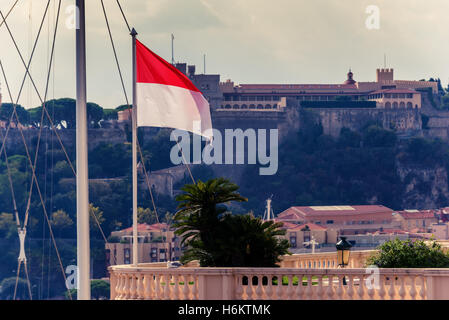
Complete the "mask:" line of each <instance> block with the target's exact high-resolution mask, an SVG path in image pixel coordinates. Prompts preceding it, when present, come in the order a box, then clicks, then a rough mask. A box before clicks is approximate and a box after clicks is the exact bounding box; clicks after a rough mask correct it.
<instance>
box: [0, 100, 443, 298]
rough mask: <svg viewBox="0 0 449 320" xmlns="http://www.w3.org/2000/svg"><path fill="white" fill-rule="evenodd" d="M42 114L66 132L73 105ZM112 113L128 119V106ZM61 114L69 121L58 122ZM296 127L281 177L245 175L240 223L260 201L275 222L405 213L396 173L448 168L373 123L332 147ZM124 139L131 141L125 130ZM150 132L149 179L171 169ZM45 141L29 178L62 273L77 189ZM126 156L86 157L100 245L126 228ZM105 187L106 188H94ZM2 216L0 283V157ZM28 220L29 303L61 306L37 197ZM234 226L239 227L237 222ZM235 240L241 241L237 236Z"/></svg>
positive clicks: (252, 170)
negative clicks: (282, 217) (355, 208)
mask: <svg viewBox="0 0 449 320" xmlns="http://www.w3.org/2000/svg"><path fill="white" fill-rule="evenodd" d="M47 107H48V110H49V113H50V114H51V115H54V116H55V124H56V125H59V126H61V127H62V130H64V128H65V127H67V128H73V126H74V122H73V121H74V118H73V117H74V112H73V110H74V108H75V105H74V102H73V101H72V100H70V99H59V100H54V101H51V102H48V103H47ZM100 109H101V108H100ZM100 109H99V107H97V106H96V105H95V104H91V108H90V109H89V110H90V111H89V113H91V114H90V116H89V118H90V119H91V126H92V127H97V126H101V124H102V121H101V118H103V119H114V117H116V116H117V109H115V110H113V111H105V110H103V109H101V110H100ZM118 109H126V106H121V107H119V108H118ZM11 110H12V108H11V106H10V105H8V104H3V106H2V108H0V120H4V121H8V119H9V116H10V112H11ZM39 110H40V109H31V110H28V111H27V110H25V109H23V108H20V107H19V108H18V109H17V112H18V114H19V117H20V118H21V121H23V122H24V123H28V124H31V125H33V124H36V125H37V124H38V123H39V121H40V118H39V117H38V115H39V116H40V112H39ZM100 111H101V112H100ZM65 113H67V114H66V115H64V114H65ZM58 114H59V115H58ZM63 115H64V116H63ZM36 119H39V120H36ZM302 122H303V123H302V124H301V128H302V129H301V130H300V131H298V132H296V133H292V134H290V135H289V136H288V137H287V138H286V139H285V140H284V142H283V144H282V145H281V146H280V149H279V170H278V172H277V174H276V175H274V176H260V175H259V166H257V165H256V166H249V167H247V169H246V171H245V173H244V177H243V179H242V182H241V183H240V191H241V193H242V194H244V195H245V196H247V197H248V198H249V201H248V202H241V203H240V205H241V210H240V211H239V212H240V213H245V212H250V211H253V212H255V213H256V215H260V214H262V213H263V211H264V206H265V200H266V199H267V198H268V197H270V196H271V195H273V206H274V210H275V212H276V213H279V212H281V211H282V210H285V209H286V208H288V207H290V206H292V205H328V204H368V203H379V204H383V205H386V206H389V207H391V208H393V209H403V203H402V200H403V195H404V189H405V184H406V181H401V179H400V178H399V176H398V166H408V167H416V168H424V169H434V168H436V167H437V166H440V167H445V168H449V147H448V146H447V144H446V143H444V142H442V141H440V140H429V139H424V138H413V139H409V140H400V139H398V137H397V135H396V134H395V132H393V131H390V130H385V129H382V128H380V127H378V126H377V125H376V124H375V123H371V124H367V125H366V126H365V127H364V128H362V130H360V131H359V132H354V131H351V130H349V129H343V130H342V131H341V134H340V136H339V137H338V138H333V137H330V136H328V135H325V134H323V129H322V127H321V126H320V125H319V124H317V123H316V122H315V120H314V119H313V117H310V116H308V115H307V114H305V115H303V116H302ZM48 125H49V123H48V121H44V126H48ZM35 132H36V130H29V131H28V132H25V138H26V139H27V141H28V143H29V146H30V150H29V151H30V153H31V155H34V153H35V151H36V150H35V146H36V142H37V140H36V137H35V134H36V133H35ZM127 132H128V136H130V131H129V128H128V129H127ZM151 132H154V134H153V133H151V134H148V132H145V134H144V131H142V130H141V131H139V138H140V139H139V140H140V143H141V146H142V152H143V155H144V158H145V164H146V167H147V168H148V169H150V170H153V171H154V170H159V169H164V168H167V167H170V166H171V165H172V164H171V161H170V150H171V148H172V147H173V142H171V141H170V139H169V134H170V130H164V129H162V130H154V131H151ZM51 135H53V137H54V134H53V133H51V132H48V131H47V133H45V134H44V135H43V136H42V140H41V143H40V149H39V156H38V158H37V167H36V175H37V178H38V181H39V185H40V187H41V191H42V195H43V199H44V201H45V207H46V211H47V214H48V216H49V219H50V223H51V225H52V226H53V227H54V231H55V236H56V237H57V238H58V239H57V242H58V245H60V246H61V248H60V249H61V258H62V261H63V265H64V266H66V265H69V264H74V261H75V258H76V250H75V244H74V242H73V241H74V240H73V239H75V237H76V227H75V222H76V188H75V187H76V186H75V179H74V174H73V171H72V169H71V167H70V165H69V163H68V161H67V159H66V158H65V155H64V153H63V151H62V150H61V149H60V147H59V145H58V144H57V143H56V142H54V141H53V142H52V139H51V138H52V136H51ZM130 149H131V147H130V144H129V139H128V142H126V143H123V144H112V143H101V144H99V145H98V146H97V147H96V148H94V149H93V150H91V152H90V153H89V174H90V177H91V178H94V179H97V180H93V181H91V184H90V195H89V196H90V202H91V203H92V210H93V212H95V213H96V215H98V216H99V218H100V223H101V226H102V228H103V231H104V232H105V234H106V236H108V235H109V234H110V232H111V231H114V230H118V229H121V228H125V227H128V226H130V225H131V222H132V215H131V150H130ZM7 151H8V164H9V168H10V171H11V174H12V177H13V185H14V192H15V198H16V201H17V207H18V212H19V215H20V217H21V218H22V219H23V216H24V213H25V211H26V208H27V203H28V192H29V189H30V181H31V169H30V166H29V162H28V160H27V157H26V150H25V148H24V147H23V145H22V143H21V142H20V141H19V142H18V143H16V144H12V145H9V146H8V148H7ZM67 152H68V154H69V157H70V161H71V163H72V164H73V165H75V150H74V148H73V147H70V146H67ZM192 171H193V175H194V176H195V178H196V180H197V181H198V180H201V181H207V180H209V179H210V178H213V177H214V172H213V170H212V169H211V167H208V166H195V167H193V169H192ZM104 178H105V179H108V181H104V180H101V179H104ZM191 182H192V181H191V179H190V177H189V176H188V175H186V176H185V178H184V180H182V181H180V182H178V183H177V184H176V185H175V189H177V190H179V189H180V188H181V187H182V186H183V185H184V184H190V183H191ZM417 189H419V190H420V191H419V192H420V193H421V194H423V195H429V196H431V190H430V188H429V186H428V185H426V184H425V183H422V184H420V185H418V186H417ZM139 191H140V194H139V196H138V199H139V204H138V206H139V207H140V208H141V209H140V211H141V217H140V218H141V219H142V220H141V221H142V222H147V223H153V222H156V221H157V220H156V215H155V212H154V210H153V206H152V203H151V198H150V195H149V192H148V190H145V188H140V189H139ZM154 196H155V202H156V206H157V213H158V220H159V221H162V222H164V221H168V220H170V219H172V217H173V214H174V213H175V212H176V202H175V201H174V200H173V199H171V198H169V197H168V196H163V195H160V194H157V193H155V194H154ZM437 201H438V203H439V204H440V205H441V206H445V205H447V204H448V199H445V198H444V197H443V198H440V199H437ZM0 208H1V210H0V250H2V252H3V254H2V257H1V259H0V281H1V280H2V279H4V278H9V277H13V276H15V273H14V271H15V270H16V267H17V255H18V252H19V251H18V250H19V248H18V237H17V229H16V226H15V219H14V206H13V202H12V197H11V191H10V188H9V180H8V175H7V170H6V163H5V158H4V155H2V156H1V157H0ZM234 211H235V210H234ZM29 212H30V220H29V225H28V229H27V232H28V233H27V237H28V239H29V241H30V242H29V243H27V257H28V262H29V270H30V273H31V276H30V279H31V282H32V284H33V285H35V286H36V287H34V288H33V295H35V294H36V295H37V296H39V295H41V296H43V297H47V296H49V297H52V296H57V295H59V296H61V295H63V294H64V281H63V277H62V275H61V271H60V270H59V265H58V261H57V259H56V254H55V252H54V249H53V248H52V245H51V242H50V241H49V231H48V226H47V222H46V220H45V218H44V211H43V209H42V206H41V203H40V198H39V195H38V193H37V191H36V188H33V194H32V197H31V202H30V210H29ZM167 213H168V214H167ZM219 216H220V219H221V220H222V221H221V220H220V221H221V222H220V223H223V226H224V227H226V228H230V229H233V228H234V227H236V228H237V229H238V228H243V226H244V225H245V224H248V225H251V223H254V225H252V226H251V228H254V229H253V230H256V229H257V228H259V230H268V229H269V228H270V226H267V225H265V226H264V225H262V224H260V223H259V222H256V220H252V219H250V218H248V217H246V218H245V216H242V217H238V218H236V220H233V219H232V218H228V217H227V216H226V215H222V214H221V213H220V214H219ZM229 219H230V220H229ZM238 219H242V221H238V222H237V220H238ZM245 219H249V220H248V221H245ZM234 224H235V225H234ZM91 226H92V228H91V238H92V243H93V245H92V248H93V251H92V253H93V258H94V276H95V277H102V276H104V275H105V274H104V265H105V252H104V242H103V240H102V236H101V233H100V232H99V230H98V228H97V227H96V223H95V222H93V221H91ZM229 232H231V231H229ZM239 232H243V231H242V229H240V231H239ZM261 241H262V240H261ZM233 246H235V244H233ZM242 257H243V256H242ZM243 260H244V258H242V259H240V262H233V263H236V264H237V263H243V262H241V261H243ZM220 263H221V262H220ZM226 263H228V262H226ZM245 263H246V262H245ZM42 274H44V280H42ZM48 279H50V281H47V280H48ZM48 284H50V286H48Z"/></svg>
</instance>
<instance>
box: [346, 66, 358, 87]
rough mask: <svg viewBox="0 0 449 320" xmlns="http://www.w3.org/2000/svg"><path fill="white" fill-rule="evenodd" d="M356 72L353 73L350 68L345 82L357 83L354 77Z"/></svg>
mask: <svg viewBox="0 0 449 320" xmlns="http://www.w3.org/2000/svg"><path fill="white" fill-rule="evenodd" d="M353 77H354V74H353V73H352V71H351V69H349V72H348V79H346V81H345V82H344V84H355V83H356V81H355V80H354V79H353Z"/></svg>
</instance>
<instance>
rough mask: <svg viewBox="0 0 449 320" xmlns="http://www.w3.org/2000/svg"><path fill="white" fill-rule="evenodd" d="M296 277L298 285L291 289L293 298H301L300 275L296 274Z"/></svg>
mask: <svg viewBox="0 0 449 320" xmlns="http://www.w3.org/2000/svg"><path fill="white" fill-rule="evenodd" d="M297 277H298V285H297V286H296V288H295V289H294V290H293V300H302V293H303V287H302V275H301V274H300V275H297Z"/></svg>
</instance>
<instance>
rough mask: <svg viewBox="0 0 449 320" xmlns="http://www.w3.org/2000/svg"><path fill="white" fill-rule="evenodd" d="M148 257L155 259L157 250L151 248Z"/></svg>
mask: <svg viewBox="0 0 449 320" xmlns="http://www.w3.org/2000/svg"><path fill="white" fill-rule="evenodd" d="M150 257H151V258H157V248H151V253H150Z"/></svg>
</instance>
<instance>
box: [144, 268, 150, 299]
mask: <svg viewBox="0 0 449 320" xmlns="http://www.w3.org/2000/svg"><path fill="white" fill-rule="evenodd" d="M150 278H151V275H149V274H145V275H144V276H143V297H144V299H145V300H151V280H150Z"/></svg>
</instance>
